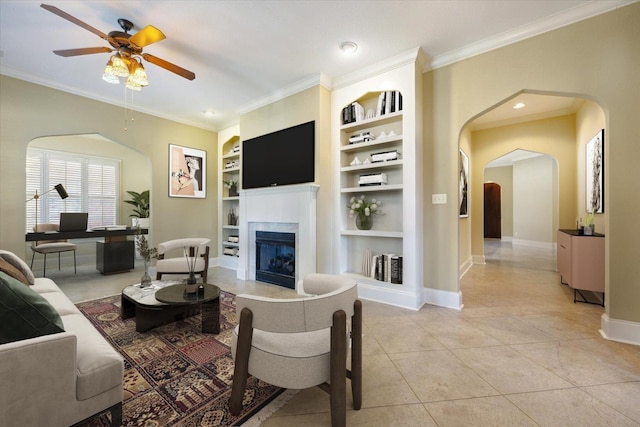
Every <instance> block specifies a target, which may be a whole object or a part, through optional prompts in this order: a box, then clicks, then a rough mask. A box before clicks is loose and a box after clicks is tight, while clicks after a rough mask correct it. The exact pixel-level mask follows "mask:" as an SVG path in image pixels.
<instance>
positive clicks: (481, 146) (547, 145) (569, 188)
mask: <svg viewBox="0 0 640 427" xmlns="http://www.w3.org/2000/svg"><path fill="white" fill-rule="evenodd" d="M575 122H576V121H575V115H573V114H571V115H566V116H561V117H554V118H550V119H542V120H535V121H531V122H525V123H518V124H514V125H509V126H501V127H497V128H491V129H483V130H479V131H476V132H472V146H473V150H472V157H471V163H472V165H473V168H472V178H471V187H472V188H473V191H474V192H475V193H478V192H481V191H483V185H484V182H485V178H484V177H483V172H484V168H485V166H486V165H487V163H489V162H490V161H492V160H495V159H497V158H499V157H502V156H503V155H505V154H508V153H510V152H512V151H514V150H516V149H523V150H528V151H533V152H537V153H543V154H548V155H550V156H551V157H553V158H555V159H556V160H557V162H558V165H559V167H558V175H559V176H558V181H559V183H558V186H559V193H558V199H559V206H558V218H559V221H558V223H557V224H559V226H560V228H572V227H575V217H576V200H577V189H576V188H577V187H576V185H577V184H576V176H577V175H576V146H575V141H576V135H575V128H576V125H575ZM517 163H522V164H524V163H523V161H521V162H517ZM513 174H514V177H515V175H516V172H515V171H514V172H513ZM521 185H524V186H525V187H524V188H526V187H527V186H528V185H529V184H527V183H526V182H522V183H521ZM513 191H514V196H513V197H514V205H513V206H514V211H515V210H516V209H518V207H517V206H518V204H517V203H516V201H515V198H516V194H515V193H517V192H523V191H526V190H524V189H522V190H518V189H517V188H516V184H515V183H514V188H513ZM549 191H555V188H551V187H550V188H549ZM551 196H552V194H549V198H548V199H547V200H548V201H549V203H552V201H553V198H552V197H551ZM526 200H527V199H523V201H526ZM545 203H546V201H545ZM520 209H521V210H520V211H519V212H520V224H521V230H518V229H517V228H518V227H517V224H516V216H517V215H516V213H515V212H514V213H513V218H514V219H513V221H514V223H513V237H514V238H515V239H522V240H540V241H543V242H553V241H554V240H555V237H553V238H550V237H549V233H545V234H544V239H542V238H541V237H540V235H539V231H540V227H541V226H542V225H541V224H540V223H536V222H535V217H536V216H537V211H535V210H532V209H533V208H531V209H530V208H526V207H523V206H521V207H520ZM551 209H552V205H549V214H550V212H551ZM529 211H531V213H530V214H529ZM471 214H472V221H473V225H472V230H471V233H472V238H471V241H472V251H473V255H476V256H482V255H483V254H484V248H483V243H484V218H483V214H484V208H483V201H482V198H475V199H474V200H473V204H472V208H471ZM553 221H554V222H553V223H550V224H549V226H550V227H551V226H552V224H554V223H555V219H553ZM545 224H546V222H545ZM534 225H535V227H534V229H535V230H538V231H537V232H534V229H530V228H529V226H534ZM518 231H520V233H524V234H523V235H522V234H521V235H518V236H516V235H515V234H516V232H518Z"/></svg>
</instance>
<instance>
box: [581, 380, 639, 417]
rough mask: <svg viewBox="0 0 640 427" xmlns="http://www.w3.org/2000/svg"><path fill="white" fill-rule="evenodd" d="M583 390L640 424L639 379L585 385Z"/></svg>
mask: <svg viewBox="0 0 640 427" xmlns="http://www.w3.org/2000/svg"><path fill="white" fill-rule="evenodd" d="M583 390H584V391H586V392H587V393H589V394H590V395H591V396H593V397H595V398H596V399H598V400H601V401H602V402H604V403H606V404H607V405H609V406H611V407H612V408H614V409H616V410H617V411H619V412H620V413H622V414H624V415H626V416H627V417H629V418H631V419H632V420H634V421H636V422H637V423H638V424H640V381H636V382H630V383H619V384H605V385H599V386H592V387H585V388H584V389H583Z"/></svg>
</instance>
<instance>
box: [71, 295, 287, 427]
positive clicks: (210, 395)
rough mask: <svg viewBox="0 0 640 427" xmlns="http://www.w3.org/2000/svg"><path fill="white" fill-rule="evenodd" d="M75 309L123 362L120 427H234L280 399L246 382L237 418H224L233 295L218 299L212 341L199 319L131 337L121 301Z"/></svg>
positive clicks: (105, 419)
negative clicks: (216, 326) (217, 322)
mask: <svg viewBox="0 0 640 427" xmlns="http://www.w3.org/2000/svg"><path fill="white" fill-rule="evenodd" d="M77 307H78V308H79V309H80V311H82V313H83V314H84V315H85V316H86V317H87V318H88V319H89V320H90V321H91V323H93V325H94V326H95V327H96V328H97V329H98V331H100V333H101V334H102V335H104V336H105V338H106V339H107V340H108V341H109V342H110V343H111V345H112V346H113V347H114V348H115V349H116V350H118V351H119V352H120V354H122V357H124V363H125V371H124V397H123V404H122V406H123V409H122V412H123V414H122V422H123V425H125V426H145V427H148V426H154V427H161V426H185V427H186V426H231V425H234V426H235V425H241V424H242V423H244V422H245V421H247V420H248V419H249V418H251V417H252V416H253V415H255V414H256V413H257V412H258V411H260V410H261V409H262V408H264V407H265V406H266V405H267V404H268V403H269V402H271V401H273V400H274V399H275V398H276V397H278V395H280V394H281V393H282V392H283V391H284V389H281V388H278V387H275V386H272V385H269V384H266V383H264V382H262V381H259V380H256V379H255V378H253V377H249V381H248V382H247V389H246V392H245V397H244V399H245V400H244V409H243V412H242V413H241V414H240V415H239V416H233V415H231V413H230V412H229V407H228V402H229V395H230V393H231V384H232V379H233V359H232V358H231V349H230V345H231V332H232V330H233V328H234V327H235V325H236V324H237V320H236V309H235V295H233V294H230V293H227V292H221V294H220V334H219V335H214V334H207V333H203V332H201V330H200V316H199V315H197V316H193V317H190V318H187V319H184V320H181V321H178V322H174V323H171V324H169V325H165V326H161V327H159V328H155V329H151V330H149V331H147V332H142V333H140V332H136V327H135V317H134V318H129V319H126V320H122V318H121V317H120V295H117V296H111V297H107V298H101V299H98V300H94V301H88V302H84V303H80V304H77ZM109 417H110V415H108V414H101V415H98V416H96V417H94V418H92V419H91V420H89V421H87V422H86V423H84V424H82V427H101V426H105V425H109Z"/></svg>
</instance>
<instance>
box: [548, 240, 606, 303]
mask: <svg viewBox="0 0 640 427" xmlns="http://www.w3.org/2000/svg"><path fill="white" fill-rule="evenodd" d="M558 273H560V281H561V282H562V283H563V284H565V285H569V286H570V287H571V288H572V289H573V302H590V301H588V300H587V299H586V298H585V296H584V295H583V294H582V293H581V292H580V291H581V290H585V291H592V292H598V293H602V302H597V304H601V305H602V306H604V234H599V233H595V234H594V235H593V236H585V235H583V234H579V233H578V230H558ZM577 295H580V297H581V298H582V299H581V300H577V299H576V296H577Z"/></svg>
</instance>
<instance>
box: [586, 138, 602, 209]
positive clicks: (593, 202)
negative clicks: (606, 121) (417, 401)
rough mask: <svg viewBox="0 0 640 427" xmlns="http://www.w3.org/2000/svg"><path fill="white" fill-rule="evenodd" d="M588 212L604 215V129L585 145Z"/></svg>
mask: <svg viewBox="0 0 640 427" xmlns="http://www.w3.org/2000/svg"><path fill="white" fill-rule="evenodd" d="M584 151H585V165H584V166H585V167H584V170H585V181H584V182H585V204H586V211H587V212H592V213H594V214H598V213H604V129H601V130H599V131H598V133H597V134H596V135H595V136H594V137H593V138H591V140H589V142H587V143H586V144H585V147H584Z"/></svg>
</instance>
